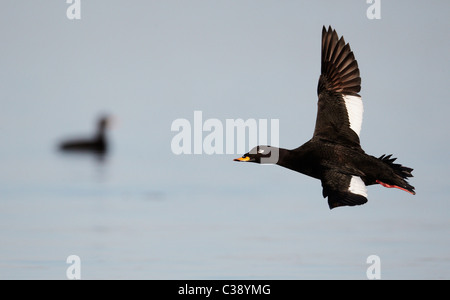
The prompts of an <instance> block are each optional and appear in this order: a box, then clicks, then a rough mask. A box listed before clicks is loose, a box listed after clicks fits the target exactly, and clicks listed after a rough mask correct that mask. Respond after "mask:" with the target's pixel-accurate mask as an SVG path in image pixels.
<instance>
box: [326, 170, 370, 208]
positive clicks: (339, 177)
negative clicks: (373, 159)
mask: <svg viewBox="0 0 450 300" xmlns="http://www.w3.org/2000/svg"><path fill="white" fill-rule="evenodd" d="M322 188H323V190H322V194H323V197H324V198H325V197H328V205H329V207H330V209H333V208H335V207H339V206H355V205H361V204H364V203H366V202H367V188H366V185H365V184H364V181H363V180H362V179H361V178H360V177H358V176H354V175H348V174H343V173H340V172H338V171H333V170H329V171H327V172H325V174H324V176H323V178H322Z"/></svg>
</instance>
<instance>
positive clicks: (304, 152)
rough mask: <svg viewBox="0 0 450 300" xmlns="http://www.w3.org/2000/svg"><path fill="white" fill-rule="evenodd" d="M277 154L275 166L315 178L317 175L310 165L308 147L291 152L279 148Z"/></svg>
mask: <svg viewBox="0 0 450 300" xmlns="http://www.w3.org/2000/svg"><path fill="white" fill-rule="evenodd" d="M278 152H279V153H278V154H279V159H278V162H277V165H279V166H281V167H284V168H287V169H290V170H293V171H296V172H300V173H303V174H306V175H308V176H312V177H314V178H317V174H316V173H315V171H314V168H313V166H312V165H311V163H312V162H313V159H312V158H311V157H310V155H309V153H310V152H309V151H308V147H306V146H301V147H298V148H296V149H293V150H288V149H283V148H280V149H278Z"/></svg>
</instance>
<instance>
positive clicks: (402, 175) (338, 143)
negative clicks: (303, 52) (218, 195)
mask: <svg viewBox="0 0 450 300" xmlns="http://www.w3.org/2000/svg"><path fill="white" fill-rule="evenodd" d="M360 90H361V78H360V74H359V68H358V63H357V61H356V59H355V56H354V54H353V52H352V51H351V49H350V46H349V44H348V43H347V44H346V43H345V41H344V38H343V37H341V38H338V35H337V33H336V31H335V30H333V29H332V28H331V27H328V30H327V29H326V28H325V27H323V29H322V55H321V75H320V77H319V84H318V87H317V94H318V97H319V100H318V109H317V117H316V126H315V130H314V134H313V137H312V138H311V139H310V140H309V141H307V142H306V143H305V144H303V145H302V146H300V147H298V148H296V149H292V150H287V149H283V148H276V147H271V146H257V147H254V148H253V149H252V150H251V151H250V152H248V153H246V154H244V155H243V156H242V157H240V158H237V159H235V161H241V162H255V163H263V164H264V163H272V164H277V165H280V166H282V167H285V168H288V169H291V170H293V171H296V172H300V173H303V174H305V175H308V176H311V177H313V178H316V179H319V180H320V181H321V182H322V195H323V197H324V198H326V197H328V205H329V207H330V209H333V208H335V207H339V206H354V205H361V204H364V203H366V202H367V189H366V186H368V185H373V184H380V185H382V186H384V187H388V188H398V189H401V190H403V191H406V192H409V193H411V194H413V195H415V191H414V187H413V186H412V185H410V184H409V183H408V182H407V179H408V178H409V177H413V175H412V174H411V172H412V171H413V169H411V168H408V167H404V166H402V165H400V164H397V163H394V161H395V160H396V159H395V158H392V155H382V156H380V157H378V158H377V157H374V156H371V155H368V154H366V153H365V152H364V150H363V149H362V148H361V145H360V140H359V134H360V131H361V124H362V115H363V103H362V100H361V96H360V95H359V94H358V93H359V92H360Z"/></svg>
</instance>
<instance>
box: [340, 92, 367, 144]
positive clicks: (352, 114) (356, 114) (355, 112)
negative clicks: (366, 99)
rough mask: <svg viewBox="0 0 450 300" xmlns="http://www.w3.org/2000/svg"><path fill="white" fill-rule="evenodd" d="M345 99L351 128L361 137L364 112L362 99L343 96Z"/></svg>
mask: <svg viewBox="0 0 450 300" xmlns="http://www.w3.org/2000/svg"><path fill="white" fill-rule="evenodd" d="M343 97H344V101H345V107H346V108H347V114H348V120H349V121H350V128H351V129H352V130H353V131H354V132H356V134H357V135H358V137H359V133H360V132H361V125H362V119H363V112H364V107H363V103H362V100H361V97H358V96H350V95H343Z"/></svg>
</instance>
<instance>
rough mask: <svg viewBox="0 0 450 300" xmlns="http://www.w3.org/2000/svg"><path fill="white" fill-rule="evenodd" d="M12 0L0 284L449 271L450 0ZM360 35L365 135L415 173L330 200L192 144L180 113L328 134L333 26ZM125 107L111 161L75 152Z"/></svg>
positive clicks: (4, 17)
mask: <svg viewBox="0 0 450 300" xmlns="http://www.w3.org/2000/svg"><path fill="white" fill-rule="evenodd" d="M370 5H371V4H367V3H366V1H357V0H346V1H339V2H337V1H325V0H320V1H269V0H258V1H256V0H244V1H241V0H240V1H235V0H227V1H206V0H202V1H200V0H190V1H174V0H167V1H148V0H146V1H143V0H135V1H132V3H130V2H126V1H119V0H97V1H85V0H81V10H80V12H81V19H80V20H70V19H68V17H67V15H66V11H67V9H68V8H69V6H70V4H67V3H66V1H62V0H61V1H31V0H16V1H3V2H2V3H1V10H0V14H1V17H0V39H1V44H2V45H1V47H0V103H1V104H0V240H1V244H0V279H65V278H66V269H67V268H68V267H69V265H68V264H67V263H66V258H67V257H68V256H69V255H78V256H79V257H80V259H81V278H82V279H365V278H367V277H366V270H367V268H368V267H369V266H370V265H369V264H367V263H366V259H367V257H368V256H370V255H378V256H379V257H380V260H381V278H382V279H450V251H449V250H450V238H449V237H450V226H449V225H450V221H449V200H450V199H449V198H450V197H449V196H448V192H447V191H448V188H449V182H450V176H449V172H448V169H449V167H450V163H449V159H448V153H449V150H450V143H449V142H450V140H449V137H450V136H449V131H448V124H449V122H448V113H449V109H450V104H449V101H448V99H447V96H446V95H447V89H448V86H449V69H450V62H449V53H450V42H449V35H450V30H449V27H450V21H449V18H448V16H449V15H450V3H449V2H448V1H440V0H439V1H438V0H435V1H431V2H430V1H428V2H426V1H415V2H411V1H400V0H399V1H382V2H381V12H380V15H381V19H379V20H376V19H375V20H370V19H368V18H367V15H366V12H367V10H368V8H369V7H370ZM323 25H325V26H328V25H331V26H333V28H335V29H336V31H337V32H338V35H339V36H341V35H343V36H344V37H345V40H346V41H347V42H349V43H350V45H351V48H352V50H353V51H354V53H355V56H356V59H357V60H358V63H359V68H360V71H361V78H362V91H361V95H362V97H363V101H364V108H365V113H364V121H363V127H362V132H361V143H362V146H363V148H364V149H365V151H366V152H367V153H369V154H372V155H374V156H380V155H382V154H385V153H386V154H391V153H393V154H394V157H398V162H400V163H401V164H404V165H406V166H408V167H412V168H414V172H413V174H414V176H415V177H413V178H411V180H410V183H411V184H412V185H414V186H415V187H416V191H417V195H416V196H411V195H410V194H408V193H405V192H403V191H400V190H393V189H386V188H382V187H381V186H371V187H369V188H368V191H369V202H368V203H367V204H366V205H364V206H360V207H350V208H348V207H347V208H339V209H335V210H333V211H330V210H329V209H328V205H327V201H326V199H323V198H322V188H321V185H320V182H319V181H317V180H315V179H312V178H309V177H306V176H304V175H302V174H297V173H294V172H291V171H289V170H287V169H283V168H281V167H278V166H259V165H256V164H238V163H233V161H232V159H233V158H235V157H239V156H241V155H242V154H243V153H237V154H236V155H205V154H203V155H175V154H173V153H172V150H171V140H172V138H173V137H174V136H175V134H176V132H172V131H171V124H172V122H173V121H174V120H175V119H178V118H185V119H188V120H190V121H191V123H193V116H194V111H195V110H200V111H202V112H203V119H204V120H206V119H209V118H216V119H219V120H222V121H223V122H225V119H238V118H242V119H244V120H246V119H250V118H252V119H269V120H270V119H279V124H280V146H281V147H284V148H296V147H298V146H300V145H301V144H303V143H304V142H306V141H307V140H308V139H309V138H311V136H312V133H313V130H314V125H315V118H316V105H317V104H316V103H317V95H316V87H317V80H318V78H319V74H320V47H321V30H322V26H323ZM105 114H106V115H110V116H113V118H114V121H113V123H112V124H111V126H110V127H109V128H108V130H107V132H106V134H107V139H108V141H109V143H110V144H109V145H110V149H109V151H108V152H107V154H106V155H105V156H104V157H103V159H99V157H98V156H97V155H91V154H89V153H83V154H76V153H62V152H61V151H59V150H58V145H59V144H60V143H61V142H62V141H64V140H67V139H70V138H72V137H74V138H77V137H90V136H93V135H94V133H95V131H96V126H97V125H96V123H97V119H98V118H99V117H100V116H102V115H105Z"/></svg>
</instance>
